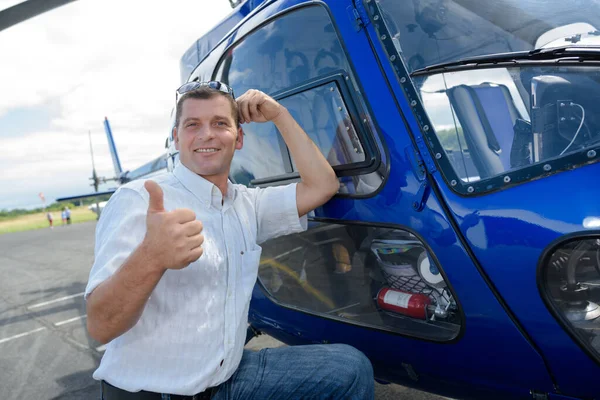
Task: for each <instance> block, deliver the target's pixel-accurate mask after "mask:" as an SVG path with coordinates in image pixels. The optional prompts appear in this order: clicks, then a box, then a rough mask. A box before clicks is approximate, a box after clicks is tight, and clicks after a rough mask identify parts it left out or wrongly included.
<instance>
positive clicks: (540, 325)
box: [368, 29, 600, 397]
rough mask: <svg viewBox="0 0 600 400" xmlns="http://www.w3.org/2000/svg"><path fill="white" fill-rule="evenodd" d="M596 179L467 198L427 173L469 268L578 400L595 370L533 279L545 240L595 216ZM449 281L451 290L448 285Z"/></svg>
mask: <svg viewBox="0 0 600 400" xmlns="http://www.w3.org/2000/svg"><path fill="white" fill-rule="evenodd" d="M368 32H369V34H370V36H371V38H372V41H373V43H374V46H375V49H376V51H377V53H378V55H379V58H380V59H381V60H382V62H383V67H384V69H385V72H386V75H387V76H388V79H389V81H390V83H391V86H392V90H393V92H394V94H395V97H396V98H397V99H398V101H399V104H400V108H401V110H402V112H403V114H404V116H405V117H406V120H407V123H408V126H409V127H410V131H411V132H412V134H413V136H414V137H416V138H417V140H419V138H421V137H423V135H422V132H421V131H420V128H419V124H418V122H417V118H416V116H415V115H414V114H413V110H412V109H411V107H410V104H408V103H407V102H406V101H405V97H404V94H403V92H402V89H401V87H400V85H399V83H398V82H397V80H396V77H395V74H394V70H393V69H392V66H391V64H390V63H389V62H387V55H386V54H385V52H384V51H383V49H382V48H381V46H380V44H379V41H378V38H377V36H376V33H375V31H374V30H373V29H368ZM426 151H427V150H426ZM429 156H432V155H431V154H429ZM392 164H393V162H392ZM430 172H433V171H430ZM599 174H600V165H598V164H593V165H588V166H585V167H582V168H580V169H577V170H573V171H566V172H562V173H560V174H558V175H554V176H550V177H546V178H542V179H538V180H535V181H532V182H529V183H526V184H521V185H517V186H514V187H511V188H507V189H505V190H502V191H499V192H496V193H490V194H487V195H483V196H479V197H468V198H467V197H463V196H459V195H457V194H456V193H455V192H454V191H452V190H451V188H450V187H449V186H448V185H447V183H446V181H445V180H444V179H443V176H442V175H441V172H440V171H435V172H433V177H434V178H435V181H436V185H437V187H439V189H440V190H441V199H440V201H442V202H443V203H445V204H447V205H448V206H449V207H450V209H451V218H452V220H453V221H454V222H455V223H456V224H457V225H458V226H459V229H460V234H461V236H463V237H464V238H465V240H466V241H467V244H468V247H469V248H470V249H471V250H472V251H473V252H474V258H475V260H476V262H478V263H479V264H480V265H481V266H482V268H483V270H484V272H485V275H486V276H487V277H489V279H490V280H491V282H492V284H493V285H494V287H495V288H496V289H497V290H498V291H499V294H500V296H501V297H502V299H503V300H505V301H506V303H507V305H508V307H509V309H510V311H511V312H512V313H513V314H514V315H515V317H516V319H517V321H518V324H519V325H520V326H522V327H523V328H524V329H525V331H526V332H527V334H528V335H529V336H530V337H531V338H532V340H533V341H534V343H535V345H536V346H537V348H538V349H539V350H540V351H541V355H542V356H543V357H544V358H545V359H546V360H547V363H548V366H549V367H550V370H551V373H552V374H553V376H554V377H555V379H556V383H557V387H558V390H560V392H561V393H565V394H568V395H571V396H580V397H590V396H599V394H600V383H599V382H598V380H597V379H595V377H596V376H598V374H599V373H600V367H599V366H598V364H596V363H595V362H594V361H593V360H592V359H591V358H590V357H588V356H587V355H586V354H585V353H584V352H583V351H582V349H581V348H580V347H579V346H578V345H577V344H576V343H575V342H574V341H573V340H572V339H571V338H570V337H569V335H568V334H567V333H566V332H565V331H564V330H563V329H562V327H560V325H559V324H558V323H557V321H556V320H555V319H554V317H553V316H552V315H551V314H550V312H549V311H548V309H547V308H546V306H545V305H544V303H543V301H542V299H541V296H540V293H539V290H538V286H537V281H536V271H537V265H538V261H539V257H540V256H541V254H542V251H543V250H544V249H545V248H546V247H547V246H548V245H549V244H550V243H551V242H552V241H553V240H555V239H557V238H559V237H561V236H562V235H565V234H568V233H572V232H580V231H584V230H585V229H584V227H583V224H582V222H583V220H584V218H586V217H590V216H596V217H597V216H600V203H599V202H598V201H597V199H598V198H599V195H600V188H599V187H598V186H597V185H595V184H592V182H594V183H595V182H597V181H598V178H597V177H598V176H599ZM442 265H444V264H442ZM446 272H447V274H448V276H450V275H451V274H452V270H451V269H449V267H448V266H447V267H446ZM450 281H451V282H453V284H454V285H455V286H456V281H455V280H453V279H450ZM457 292H458V288H457ZM459 298H461V296H460V293H459ZM461 300H463V303H466V302H465V301H464V299H461ZM468 322H469V319H468V317H467V323H468ZM517 360H518V361H517ZM520 361H521V358H520V357H515V362H520ZM548 392H549V393H550V392H551V391H548Z"/></svg>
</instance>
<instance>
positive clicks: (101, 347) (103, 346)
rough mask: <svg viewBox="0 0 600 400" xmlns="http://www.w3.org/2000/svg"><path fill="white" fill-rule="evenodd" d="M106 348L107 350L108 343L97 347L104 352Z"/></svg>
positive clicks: (97, 349)
mask: <svg viewBox="0 0 600 400" xmlns="http://www.w3.org/2000/svg"><path fill="white" fill-rule="evenodd" d="M104 350H106V345H105V344H103V345H102V346H98V347H96V351H99V352H103V351H104Z"/></svg>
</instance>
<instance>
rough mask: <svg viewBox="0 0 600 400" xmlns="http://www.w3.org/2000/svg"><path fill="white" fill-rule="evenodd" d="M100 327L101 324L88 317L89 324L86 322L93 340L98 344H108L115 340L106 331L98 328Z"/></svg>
mask: <svg viewBox="0 0 600 400" xmlns="http://www.w3.org/2000/svg"><path fill="white" fill-rule="evenodd" d="M98 325H99V324H98V323H97V322H96V321H94V319H93V318H90V317H89V316H88V318H87V322H86V326H87V331H88V335H90V337H91V338H92V339H94V340H95V341H96V342H98V343H100V344H107V343H108V342H110V341H111V340H112V339H113V338H112V337H110V336H109V335H108V334H107V332H106V331H105V330H103V329H100V328H99V327H98Z"/></svg>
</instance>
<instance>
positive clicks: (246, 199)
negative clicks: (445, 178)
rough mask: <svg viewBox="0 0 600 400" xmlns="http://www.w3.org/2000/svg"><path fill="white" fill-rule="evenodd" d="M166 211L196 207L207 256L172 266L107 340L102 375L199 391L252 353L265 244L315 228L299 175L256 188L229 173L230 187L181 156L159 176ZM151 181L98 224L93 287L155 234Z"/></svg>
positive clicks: (135, 185)
mask: <svg viewBox="0 0 600 400" xmlns="http://www.w3.org/2000/svg"><path fill="white" fill-rule="evenodd" d="M152 179H153V180H154V181H156V182H157V183H158V184H159V185H160V186H161V188H162V190H163V192H164V205H165V210H167V211H171V210H175V209H177V208H189V209H191V210H193V211H194V212H195V213H196V218H197V219H198V220H200V221H201V222H202V224H203V226H204V228H203V232H202V233H203V235H204V243H203V245H202V247H203V249H204V253H203V255H202V256H201V257H200V258H199V259H198V260H197V261H196V262H194V263H192V264H190V265H189V266H187V267H186V268H184V269H181V270H167V271H166V273H165V274H164V275H163V277H162V278H161V280H160V281H159V283H158V285H157V286H156V287H155V289H154V291H153V292H152V295H151V296H150V298H149V299H148V302H147V303H146V306H145V308H144V311H143V313H142V316H141V317H140V319H139V321H138V322H137V323H136V325H135V326H134V327H133V328H131V329H130V330H129V331H127V332H125V333H124V334H122V335H121V336H119V337H117V338H115V339H114V340H112V341H111V342H110V343H109V344H108V345H107V346H106V352H105V354H104V356H103V357H102V361H101V363H100V366H99V367H98V369H97V370H96V371H95V372H94V374H93V377H94V378H95V379H98V380H100V379H104V380H106V381H107V382H109V383H110V384H112V385H114V386H117V387H120V388H122V389H125V390H128V391H131V392H136V391H139V390H149V391H152V392H160V393H172V394H181V395H192V394H195V393H198V392H201V391H203V390H205V389H206V388H207V387H211V386H215V385H218V384H220V383H222V382H224V381H226V380H227V379H229V378H230V377H231V375H232V374H233V373H234V372H235V370H236V368H237V367H238V364H239V362H240V360H241V357H242V352H243V348H244V342H245V338H246V329H247V322H248V307H249V303H250V297H251V294H252V288H253V287H254V283H255V281H256V277H257V272H258V265H259V262H260V254H261V250H262V249H261V247H260V246H259V245H258V244H259V243H261V242H263V241H265V240H268V239H271V238H274V237H277V236H281V235H287V234H290V233H293V232H300V231H303V230H305V229H306V227H307V225H306V224H307V221H306V218H307V217H306V216H303V217H302V218H299V217H298V210H297V206H296V184H295V183H293V184H290V185H286V186H278V187H269V188H265V189H258V188H247V187H245V186H242V185H234V184H232V183H231V182H228V189H227V196H226V197H225V199H223V198H222V195H221V191H220V190H219V189H218V188H217V187H216V186H215V185H213V184H212V183H210V182H209V181H207V180H205V179H204V178H201V177H200V176H198V175H196V174H195V173H193V172H192V171H190V170H189V169H188V168H186V167H185V166H183V164H181V163H179V164H177V166H176V167H175V169H174V171H173V173H168V174H163V175H160V176H158V177H155V178H152ZM147 209H148V192H147V191H146V189H145V188H144V182H143V180H138V181H133V182H130V183H128V184H126V185H124V186H122V187H120V188H119V189H118V190H117V192H116V193H114V194H113V196H112V197H111V199H110V201H109V202H108V203H107V205H106V207H105V208H104V210H103V213H102V216H101V218H100V221H99V222H98V225H97V228H96V247H95V261H94V265H93V266H92V270H91V272H90V278H89V282H88V285H87V287H86V290H85V296H86V298H87V296H88V295H89V294H90V293H91V292H92V291H93V290H94V288H95V287H96V286H98V284H100V283H101V282H102V281H104V280H105V279H107V278H108V277H109V276H111V275H112V274H113V273H114V272H115V271H116V270H117V269H118V268H119V267H120V266H121V265H122V264H123V263H124V261H125V260H126V259H127V257H128V256H129V255H130V254H131V252H132V251H134V250H135V249H136V247H137V246H138V245H139V244H140V243H141V242H142V240H143V238H144V235H145V233H146V212H147Z"/></svg>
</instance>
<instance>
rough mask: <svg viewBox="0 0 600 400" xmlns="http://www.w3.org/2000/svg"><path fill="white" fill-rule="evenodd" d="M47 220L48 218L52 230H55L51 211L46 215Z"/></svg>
mask: <svg viewBox="0 0 600 400" xmlns="http://www.w3.org/2000/svg"><path fill="white" fill-rule="evenodd" d="M46 218H48V223H49V224H50V229H54V226H52V222H53V221H52V213H51V212H50V211H48V213H47V214H46Z"/></svg>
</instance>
